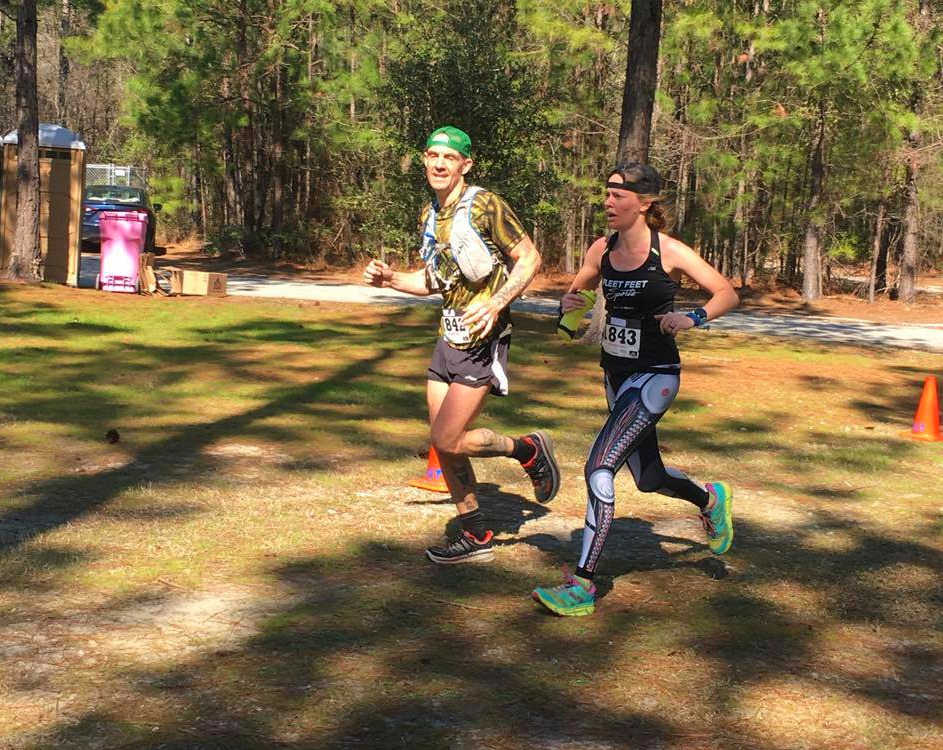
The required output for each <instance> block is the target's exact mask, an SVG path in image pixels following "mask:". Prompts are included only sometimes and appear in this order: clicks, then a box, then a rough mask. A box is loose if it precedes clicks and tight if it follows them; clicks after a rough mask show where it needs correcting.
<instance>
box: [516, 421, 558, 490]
mask: <svg viewBox="0 0 943 750" xmlns="http://www.w3.org/2000/svg"><path fill="white" fill-rule="evenodd" d="M521 440H523V441H524V442H525V443H530V444H531V445H533V446H534V448H536V449H537V453H536V454H534V457H533V458H532V459H531V460H530V461H528V462H527V463H525V464H521V466H523V467H524V471H526V472H527V476H529V477H530V481H531V482H533V483H534V497H535V498H537V502H538V503H549V502H550V501H551V500H553V498H555V497H556V496H557V492H559V490H560V467H559V466H558V465H557V459H556V458H554V456H553V441H552V440H551V439H550V436H549V435H548V434H547V433H546V432H543V431H542V430H538V431H537V432H531V433H530V434H528V435H524V437H522V438H521Z"/></svg>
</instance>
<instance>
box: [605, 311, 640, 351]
mask: <svg viewBox="0 0 943 750" xmlns="http://www.w3.org/2000/svg"><path fill="white" fill-rule="evenodd" d="M641 341H642V323H641V321H638V320H624V319H622V318H609V319H608V320H606V327H605V328H604V329H603V337H602V348H603V349H605V350H606V353H608V354H611V355H612V356H613V357H623V358H624V359H638V351H639V345H640V344H641Z"/></svg>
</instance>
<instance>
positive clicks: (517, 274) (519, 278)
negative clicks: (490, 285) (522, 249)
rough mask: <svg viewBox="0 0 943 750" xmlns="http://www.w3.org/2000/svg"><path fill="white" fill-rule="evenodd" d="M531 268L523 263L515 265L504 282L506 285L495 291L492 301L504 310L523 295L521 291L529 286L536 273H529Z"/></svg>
mask: <svg viewBox="0 0 943 750" xmlns="http://www.w3.org/2000/svg"><path fill="white" fill-rule="evenodd" d="M529 270H530V269H528V268H525V267H524V266H523V264H518V265H516V266H514V270H513V271H511V275H510V276H508V280H507V281H505V282H504V285H503V286H502V287H501V288H500V289H499V290H498V291H497V292H495V293H494V296H493V297H492V298H491V301H492V302H494V303H495V304H496V305H499V309H501V310H503V309H504V308H505V307H507V306H508V305H510V304H511V303H512V302H513V301H514V300H515V299H517V298H518V297H519V296H520V295H521V292H523V291H524V290H525V289H526V288H527V285H528V284H530V282H531V281H532V280H533V278H534V275H535V273H536V272H531V273H528V271H529Z"/></svg>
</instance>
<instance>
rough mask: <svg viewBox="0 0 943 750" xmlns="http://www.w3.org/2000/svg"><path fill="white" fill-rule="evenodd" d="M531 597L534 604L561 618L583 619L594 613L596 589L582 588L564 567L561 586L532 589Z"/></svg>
mask: <svg viewBox="0 0 943 750" xmlns="http://www.w3.org/2000/svg"><path fill="white" fill-rule="evenodd" d="M531 596H532V597H533V599H534V601H535V602H537V603H538V604H542V605H543V606H545V607H546V608H547V609H549V610H550V611H551V612H553V613H554V614H555V615H561V616H562V617H583V616H584V615H591V614H592V613H593V612H595V611H596V587H595V586H590V587H589V588H588V589H586V588H584V587H583V585H582V584H581V583H580V582H579V581H578V580H576V578H574V577H573V576H571V575H570V571H569V570H567V569H566V566H564V567H563V583H562V585H560V586H554V587H553V588H540V589H534V592H533V593H532V594H531Z"/></svg>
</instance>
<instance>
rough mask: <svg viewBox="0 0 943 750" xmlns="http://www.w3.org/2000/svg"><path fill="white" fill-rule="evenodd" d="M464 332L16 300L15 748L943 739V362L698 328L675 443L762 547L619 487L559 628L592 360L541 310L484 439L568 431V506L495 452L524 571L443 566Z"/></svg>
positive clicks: (191, 302)
mask: <svg viewBox="0 0 943 750" xmlns="http://www.w3.org/2000/svg"><path fill="white" fill-rule="evenodd" d="M434 314H435V313H434V311H432V310H427V309H415V308H409V309H404V308H397V309H392V308H390V309H381V308H368V307H359V306H347V307H344V306H330V305H318V304H313V303H308V304H298V303H291V302H284V303H274V302H255V301H251V302H250V301H245V300H238V299H232V298H230V299H223V300H214V299H147V298H137V297H134V298H130V297H122V296H119V295H106V294H100V293H95V292H78V291H76V290H69V289H63V288H60V287H40V288H32V289H31V288H25V287H11V286H0V747H4V748H6V747H10V748H18V749H19V748H30V749H36V750H39V749H43V750H45V749H46V748H68V749H70V750H71V749H72V748H75V749H77V750H78V749H82V750H85V749H87V748H128V749H131V748H134V749H142V748H154V749H156V748H172V749H174V750H183V749H184V748H233V749H237V750H241V749H245V750H249V749H251V750H262V749H263V748H266V749H267V748H279V749H281V748H422V749H424V748H494V749H496V750H510V749H511V748H554V749H559V750H603V749H607V748H633V749H641V748H644V749H649V748H652V749H654V748H663V749H665V750H669V749H671V750H675V749H677V750H689V749H690V750H702V749H703V750H707V749H708V748H711V749H713V748H723V749H724V750H737V749H740V748H752V749H756V750H787V749H788V750H793V749H796V750H798V749H806V748H808V749H810V750H811V749H816V750H818V749H822V750H826V749H827V750H858V749H864V748H868V749H870V748H880V749H882V750H883V749H885V748H887V749H888V750H897V749H899V750H904V749H907V750H910V749H912V748H917V749H920V750H922V749H924V748H926V749H927V750H931V749H932V748H943V634H941V633H943V577H941V573H943V499H941V494H940V486H941V479H943V443H937V444H922V443H916V442H912V441H909V440H906V439H904V438H902V437H900V434H899V433H900V432H901V431H902V430H906V429H908V428H909V426H910V421H911V419H912V417H913V413H914V409H915V408H916V403H917V399H918V397H919V395H920V387H921V385H922V381H923V378H924V376H926V375H931V374H936V375H941V374H943V357H941V356H940V355H932V354H926V353H918V352H906V351H901V350H868V349H856V348H851V347H825V346H822V345H819V344H807V343H802V342H798V341H795V342H784V341H782V340H772V339H758V338H757V339H751V338H746V337H742V336H734V335H723V334H720V333H717V332H710V333H703V332H699V331H698V332H694V333H692V334H690V335H687V336H686V337H685V338H684V339H683V348H684V352H683V355H684V359H685V374H684V377H683V382H682V391H681V395H680V397H679V398H678V400H677V401H676V404H675V406H674V407H673V409H672V410H671V411H670V412H669V414H668V415H667V416H666V417H665V418H664V420H663V421H662V423H661V427H660V428H659V434H660V439H661V442H662V444H663V447H664V452H665V459H666V462H667V463H669V464H672V465H677V466H678V467H680V468H683V469H685V470H686V471H688V472H689V473H691V474H692V475H693V476H695V477H697V478H699V479H702V480H710V479H726V480H727V481H728V482H730V483H731V484H732V485H733V487H734V489H735V492H736V502H735V517H736V540H735V542H734V547H733V549H732V550H731V552H730V553H729V554H728V555H726V556H724V557H723V558H713V557H712V556H711V555H710V553H709V552H708V551H707V548H706V545H705V543H704V539H703V536H702V532H701V530H700V524H699V523H698V521H697V518H696V515H695V514H694V513H693V512H692V509H691V507H690V506H688V505H687V504H686V503H684V502H682V501H678V500H673V499H671V498H663V497H660V496H654V495H644V496H643V495H641V494H639V493H638V492H637V491H636V490H635V489H634V486H633V485H632V482H631V478H630V477H628V476H627V475H620V476H619V477H618V478H617V483H616V485H617V509H616V510H617V520H616V522H615V524H614V527H613V531H612V532H611V534H610V537H609V544H608V546H607V549H606V552H605V554H604V558H603V562H602V564H601V566H600V570H599V579H598V582H599V584H600V588H601V590H602V591H603V592H604V596H603V598H602V599H601V600H600V603H599V605H598V607H597V613H596V615H595V616H593V617H591V618H573V619H563V618H554V617H552V616H549V615H547V614H545V613H544V612H541V611H539V610H538V609H537V608H536V606H535V605H534V603H533V602H532V601H531V600H530V598H529V593H530V591H531V589H532V588H533V587H534V586H535V585H538V584H541V585H545V584H550V583H555V582H556V579H557V578H558V576H559V568H560V566H561V564H562V563H563V562H570V563H571V565H572V563H573V561H574V558H575V556H576V555H577V552H578V549H579V545H580V537H581V531H582V518H583V508H584V502H585V495H584V489H583V483H582V462H583V460H584V458H585V453H586V450H587V448H588V446H589V444H590V442H591V441H592V438H593V437H594V435H595V432H596V430H597V429H598V427H599V426H600V424H601V421H602V419H603V415H604V409H605V400H604V398H603V395H602V390H601V385H600V371H599V369H598V366H597V355H596V353H595V352H594V351H593V350H592V349H588V348H585V347H580V346H564V345H562V344H561V343H560V342H559V340H558V339H557V338H556V336H555V334H554V332H553V330H552V326H551V321H550V320H549V319H546V318H536V317H534V318H531V317H527V316H518V317H517V323H518V326H517V329H516V334H515V342H514V346H513V347H512V354H511V368H510V369H511V386H512V393H511V397H510V398H507V399H504V400H493V401H491V402H490V403H489V406H488V409H487V413H486V414H485V416H484V417H483V419H482V423H483V424H487V425H488V426H491V427H493V428H495V429H498V430H500V431H504V432H508V433H510V434H519V433H521V432H523V431H526V430H529V429H532V428H534V427H538V426H539V427H541V428H543V429H546V430H548V431H550V432H551V433H552V435H553V436H554V440H555V442H556V444H557V452H558V456H559V458H560V459H561V465H562V469H563V472H564V482H563V489H562V491H561V494H560V496H559V497H558V498H557V499H556V500H555V501H554V502H553V503H552V504H551V505H550V506H548V507H544V506H539V505H537V504H536V503H535V502H533V501H532V499H531V492H530V486H529V484H528V482H527V481H526V479H525V477H524V476H523V475H522V473H521V472H520V469H519V468H517V467H516V465H515V464H514V463H513V462H512V461H510V460H506V459H489V460H486V461H481V462H479V463H478V464H477V465H476V466H477V471H478V476H479V479H480V481H481V490H482V505H483V507H484V509H485V510H486V512H487V514H488V515H489V517H490V518H491V519H492V521H493V524H494V529H495V532H496V534H497V537H498V540H499V546H498V548H497V559H496V560H495V562H493V563H491V564H488V565H479V566H465V567H461V566H457V569H453V568H451V567H450V568H448V569H442V568H439V567H437V566H433V565H431V564H428V563H426V562H425V560H424V558H423V556H422V550H423V548H424V547H425V546H427V545H429V544H431V543H435V542H438V541H440V540H441V539H442V537H443V535H444V534H445V533H446V531H447V530H448V531H451V530H454V528H455V523H454V520H453V515H454V512H453V511H454V508H453V507H452V506H451V505H450V503H449V502H447V501H446V500H445V499H443V497H442V496H439V495H434V494H430V493H427V492H423V491H420V490H415V489H412V488H409V487H407V486H406V481H407V480H408V479H410V478H412V477H415V476H417V475H419V474H421V473H422V471H423V469H424V467H425V453H426V450H427V447H428V445H427V440H428V433H427V427H426V425H425V422H424V419H425V413H424V408H425V407H424V371H425V366H426V362H427V358H428V354H429V351H430V348H431V344H432V341H433V336H432V330H433V327H432V326H433V322H434ZM110 429H115V430H117V431H118V433H119V434H120V440H119V442H117V443H114V444H110V443H108V442H107V441H106V440H105V434H106V432H107V431H108V430H110Z"/></svg>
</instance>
